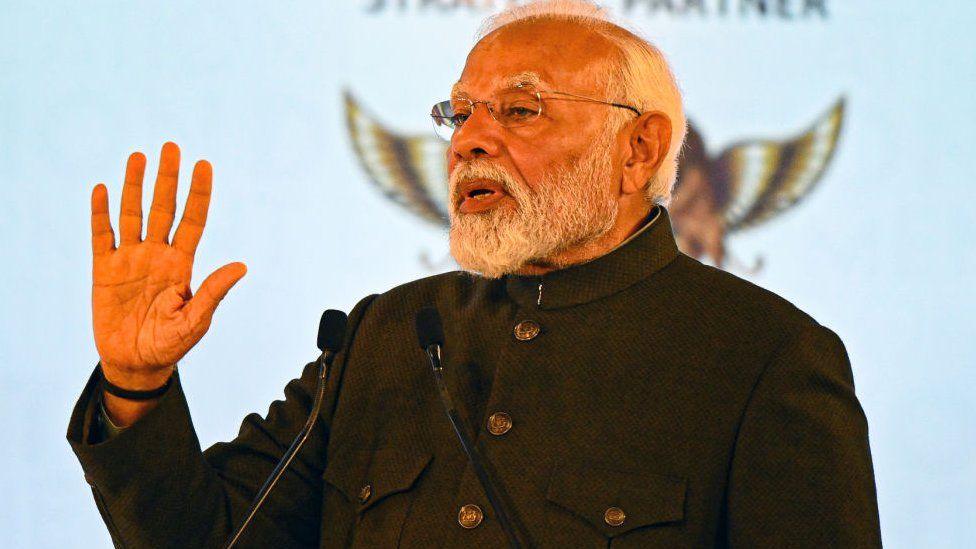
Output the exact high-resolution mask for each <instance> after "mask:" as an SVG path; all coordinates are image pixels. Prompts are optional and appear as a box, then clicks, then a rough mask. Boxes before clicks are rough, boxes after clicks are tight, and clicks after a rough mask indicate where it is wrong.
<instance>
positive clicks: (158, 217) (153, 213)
mask: <svg viewBox="0 0 976 549" xmlns="http://www.w3.org/2000/svg"><path fill="white" fill-rule="evenodd" d="M179 175H180V148H179V147H177V146H176V143H173V142H171V141H167V142H166V143H163V150H162V152H160V154H159V172H158V173H157V175H156V188H155V189H153V201H152V207H150V208H149V228H148V229H147V230H146V240H152V241H154V242H169V231H170V229H172V228H173V216H174V215H175V214H176V180H177V178H178V177H179Z"/></svg>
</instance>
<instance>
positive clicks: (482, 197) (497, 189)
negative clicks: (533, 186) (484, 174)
mask: <svg viewBox="0 0 976 549" xmlns="http://www.w3.org/2000/svg"><path fill="white" fill-rule="evenodd" d="M507 196H508V193H506V192H505V190H504V188H503V186H502V185H501V184H500V183H498V182H497V181H492V180H490V179H471V180H468V181H465V182H463V183H461V188H460V198H459V199H458V211H459V212H461V213H478V212H484V211H487V210H490V209H492V208H495V207H496V206H498V204H499V203H500V202H501V201H502V200H504V199H505V198H506V197H507Z"/></svg>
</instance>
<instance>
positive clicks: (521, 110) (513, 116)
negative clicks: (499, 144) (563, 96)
mask: <svg viewBox="0 0 976 549" xmlns="http://www.w3.org/2000/svg"><path fill="white" fill-rule="evenodd" d="M537 113H538V111H537V110H536V109H535V108H531V107H526V106H524V105H512V106H510V107H508V109H506V110H505V118H508V119H509V120H513V121H518V120H525V119H528V118H532V117H533V116H535V115H536V114H537Z"/></svg>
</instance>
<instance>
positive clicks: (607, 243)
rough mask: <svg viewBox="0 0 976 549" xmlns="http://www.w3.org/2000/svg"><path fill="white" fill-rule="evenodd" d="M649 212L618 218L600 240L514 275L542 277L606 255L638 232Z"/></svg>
mask: <svg viewBox="0 0 976 549" xmlns="http://www.w3.org/2000/svg"><path fill="white" fill-rule="evenodd" d="M650 211H651V209H650V207H648V208H647V209H646V210H645V211H644V212H643V215H638V216H629V218H628V219H626V220H624V219H621V218H618V219H617V222H616V223H615V224H614V226H613V227H612V228H611V229H610V230H609V231H607V233H606V234H605V235H603V236H601V237H600V238H597V239H596V240H594V241H592V242H587V243H585V244H581V245H578V246H573V247H571V248H568V249H566V250H563V251H562V252H559V253H557V254H554V255H552V256H550V257H547V258H545V259H542V260H539V261H533V262H530V263H526V264H525V265H524V266H523V267H522V268H521V269H519V270H517V271H515V274H517V275H522V276H542V275H544V274H546V273H551V272H553V271H558V270H560V269H565V268H567V267H572V266H573V265H579V264H582V263H586V262H588V261H592V260H594V259H596V258H598V257H600V256H603V255H606V254H608V253H610V251H611V250H613V249H614V248H616V247H617V246H619V245H620V243H621V242H623V241H624V240H627V239H628V238H629V237H630V236H631V235H633V234H634V233H636V232H637V231H638V230H640V228H641V227H642V226H643V225H644V222H645V221H646V220H647V216H648V214H650Z"/></svg>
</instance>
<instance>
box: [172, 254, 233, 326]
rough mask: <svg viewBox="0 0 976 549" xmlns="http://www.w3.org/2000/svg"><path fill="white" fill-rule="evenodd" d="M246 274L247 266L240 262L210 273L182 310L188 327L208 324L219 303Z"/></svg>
mask: <svg viewBox="0 0 976 549" xmlns="http://www.w3.org/2000/svg"><path fill="white" fill-rule="evenodd" d="M246 273H247V266H246V265H244V264H243V263H240V262H236V263H228V264H227V265H224V266H223V267H221V268H219V269H217V270H216V271H214V272H212V273H210V276H208V277H207V278H206V280H204V281H203V283H202V284H200V289H199V290H197V293H196V295H194V296H193V299H191V300H190V302H189V303H187V305H186V307H185V309H184V310H185V311H186V315H187V320H188V321H189V323H190V325H191V326H199V325H200V324H201V323H206V322H209V321H210V319H211V318H212V317H213V313H214V311H215V310H216V309H217V305H218V304H219V303H220V301H221V300H222V299H224V296H226V295H227V292H229V291H230V289H231V288H232V287H233V286H234V284H237V281H238V280H240V279H241V278H243V277H244V275H245V274H246Z"/></svg>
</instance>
